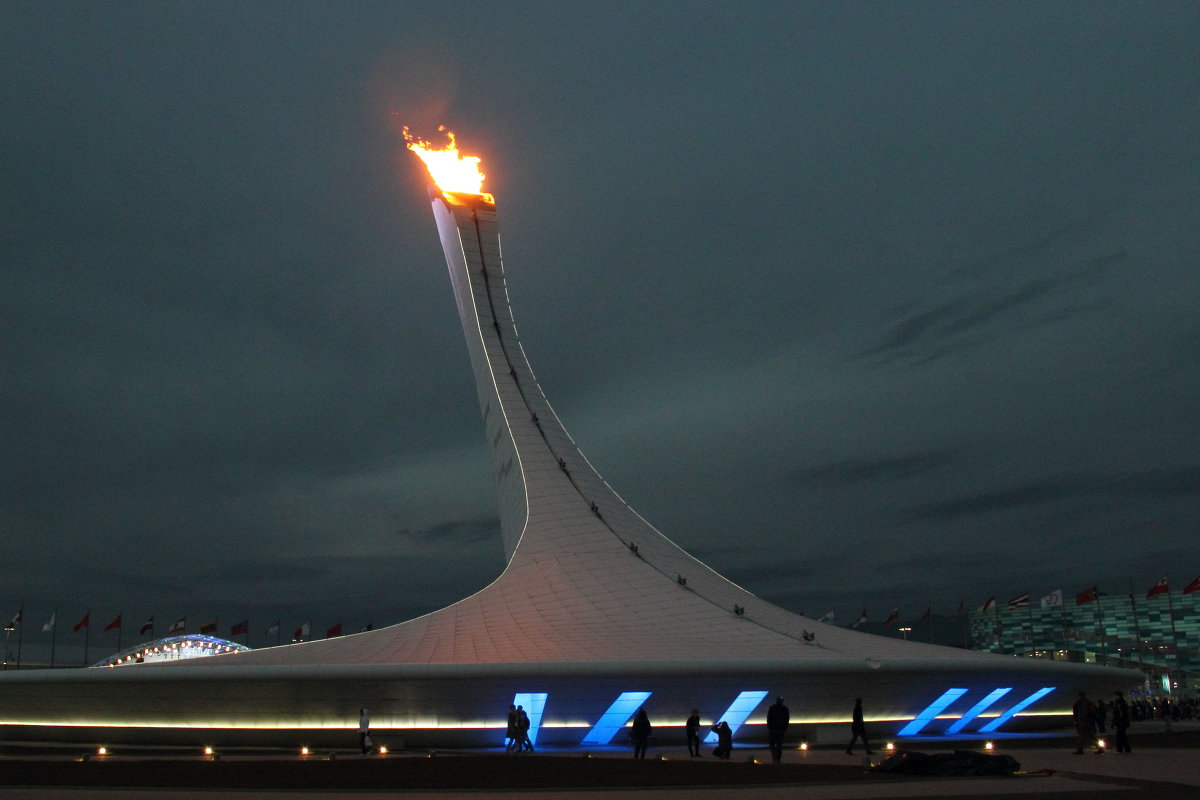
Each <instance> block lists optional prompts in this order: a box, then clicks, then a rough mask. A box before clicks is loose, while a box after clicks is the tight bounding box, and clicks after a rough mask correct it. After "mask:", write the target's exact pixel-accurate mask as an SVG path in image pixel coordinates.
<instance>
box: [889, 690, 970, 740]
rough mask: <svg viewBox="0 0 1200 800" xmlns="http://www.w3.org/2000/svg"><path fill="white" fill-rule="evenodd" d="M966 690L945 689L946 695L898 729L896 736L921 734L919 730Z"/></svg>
mask: <svg viewBox="0 0 1200 800" xmlns="http://www.w3.org/2000/svg"><path fill="white" fill-rule="evenodd" d="M968 691H969V690H968V689H947V690H946V693H945V694H943V695H942V696H941V697H939V698H938V699H937V700H934V701H933V702H932V703H930V704H929V706H928V707H926V709H925V710H924V711H922V712H921V713H920V714H917V716H916V717H915V718H914V719H913V721H912V722H910V723H908V724H907V725H905V726H904V727H903V728H901V729H900V732H899V733H898V734H896V735H897V736H916V735H917V734H918V733H920V732H921V729H922V728H924V727H925V726H926V725H928V724H929V723H930V722H933V720H934V718H936V717H937V715H938V714H940V713H942V712H943V711H945V710H946V707H947V706H949V705H950V704H951V703H953V702H954V701H955V700H957V699H958V698H960V697H962V696H963V695H964V694H966V693H967V692H968Z"/></svg>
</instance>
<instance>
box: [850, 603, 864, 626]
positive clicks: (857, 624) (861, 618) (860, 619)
mask: <svg viewBox="0 0 1200 800" xmlns="http://www.w3.org/2000/svg"><path fill="white" fill-rule="evenodd" d="M866 621H867V610H866V609H865V608H864V609H863V612H862V615H861V616H860V617H859V618H858V621H857V622H855V623H854V624H853V625H851V626H850V627H851V628H857V627H858V626H859V625H862V624H863V623H864V622H866Z"/></svg>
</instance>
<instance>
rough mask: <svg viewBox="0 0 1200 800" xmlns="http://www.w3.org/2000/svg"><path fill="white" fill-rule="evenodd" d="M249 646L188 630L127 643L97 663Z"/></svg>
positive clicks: (136, 661)
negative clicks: (123, 647)
mask: <svg viewBox="0 0 1200 800" xmlns="http://www.w3.org/2000/svg"><path fill="white" fill-rule="evenodd" d="M249 649H250V648H249V647H247V646H246V645H244V644H241V643H239V642H231V641H229V640H228V639H220V638H218V637H216V636H208V635H207V634H203V633H188V634H183V635H182V636H168V637H166V638H165V639H155V640H154V641H152V642H142V643H141V644H135V645H134V646H133V647H127V648H125V649H124V650H122V651H120V652H119V653H114V654H112V655H111V656H108V657H107V658H105V659H103V660H102V661H99V662H97V663H95V664H93V665H92V666H94V667H127V666H130V665H131V664H153V663H155V662H157V661H179V660H180V659H185V658H206V657H208V656H220V655H225V654H226V653H244V652H246V651H247V650H249Z"/></svg>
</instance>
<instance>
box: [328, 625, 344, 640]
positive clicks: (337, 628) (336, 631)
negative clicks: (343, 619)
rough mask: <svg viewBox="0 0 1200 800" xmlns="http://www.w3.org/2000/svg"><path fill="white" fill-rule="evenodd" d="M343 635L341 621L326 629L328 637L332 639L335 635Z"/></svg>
mask: <svg viewBox="0 0 1200 800" xmlns="http://www.w3.org/2000/svg"><path fill="white" fill-rule="evenodd" d="M341 635H342V623H340V622H339V623H338V624H337V625H334V626H333V627H332V628H328V629H326V631H325V638H326V639H332V638H333V637H335V636H341Z"/></svg>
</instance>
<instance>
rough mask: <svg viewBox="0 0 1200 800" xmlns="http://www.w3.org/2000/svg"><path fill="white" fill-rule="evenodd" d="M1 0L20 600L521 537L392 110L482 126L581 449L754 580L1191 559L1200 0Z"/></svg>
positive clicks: (6, 423)
mask: <svg viewBox="0 0 1200 800" xmlns="http://www.w3.org/2000/svg"><path fill="white" fill-rule="evenodd" d="M0 31H2V34H0V71H2V72H3V75H4V76H5V78H4V81H3V103H4V110H3V113H2V114H0V143H2V159H3V179H2V181H0V260H2V265H3V270H2V273H0V331H2V333H0V336H2V342H3V347H2V351H0V370H2V372H0V399H2V408H3V414H2V417H0V469H2V484H0V535H2V536H3V542H4V548H3V559H2V567H0V569H2V573H0V574H2V576H3V580H0V603H3V607H0V613H3V614H5V615H7V614H9V613H11V612H9V611H6V610H5V608H8V607H11V609H12V611H13V612H15V611H16V609H17V608H18V607H20V606H22V605H24V607H25V609H26V614H27V618H26V622H27V626H28V629H27V632H26V636H27V640H28V641H32V640H34V639H37V636H36V635H35V634H34V630H35V627H34V626H35V624H36V625H40V623H41V622H44V621H45V619H44V618H48V617H49V614H50V613H51V612H52V611H53V610H54V609H55V608H58V609H59V612H58V613H59V617H60V623H66V624H67V625H69V624H71V623H73V622H74V621H75V620H76V619H77V618H78V617H79V616H82V614H83V612H84V611H85V610H87V609H89V608H90V609H91V610H92V614H93V619H94V620H96V621H97V622H99V621H101V620H100V618H104V619H103V621H107V619H110V618H111V617H112V616H113V615H115V614H116V613H117V612H118V611H123V612H124V613H125V615H126V622H127V627H128V626H129V625H133V626H134V627H136V626H137V625H138V624H140V622H141V620H142V619H144V618H145V617H146V616H149V615H151V614H153V615H156V617H157V618H158V620H159V621H160V625H161V623H162V622H163V621H165V620H167V619H168V618H175V617H179V616H184V615H187V616H188V617H189V620H191V621H192V622H193V627H194V624H196V623H198V622H199V621H200V619H201V618H210V617H213V616H218V617H220V619H221V620H222V623H223V626H224V624H225V623H231V622H235V621H239V620H241V619H244V618H247V617H249V618H250V619H251V620H252V621H253V623H252V624H253V627H254V628H255V629H260V628H265V626H266V624H268V623H269V622H270V621H273V620H274V618H277V617H278V618H282V619H283V623H284V626H285V627H286V626H290V625H294V624H295V623H298V622H300V621H303V620H306V619H310V620H311V621H312V622H313V625H314V628H321V627H322V626H325V625H331V624H333V623H334V622H337V621H344V622H345V623H346V625H347V627H348V628H354V629H357V626H359V625H361V624H362V623H364V622H366V621H368V620H370V621H372V622H374V623H375V624H376V625H379V624H384V623H390V622H396V621H400V620H402V619H405V618H407V617H408V616H410V615H412V614H414V613H418V612H423V611H427V610H430V609H432V608H435V607H438V606H441V605H443V604H445V603H448V602H451V601H453V600H455V599H457V598H458V597H460V596H462V595H463V594H465V593H467V592H470V591H472V590H474V589H477V588H479V587H481V586H482V585H484V584H485V583H487V582H488V581H489V580H490V579H491V578H492V577H493V576H494V575H496V574H497V573H498V572H499V570H500V568H501V566H502V556H501V549H500V543H499V537H498V530H497V529H498V522H497V519H496V510H495V498H494V495H493V487H492V485H491V479H490V476H489V474H488V466H487V459H486V455H485V452H484V443H483V433H482V424H481V422H480V420H479V418H478V411H477V405H476V399H475V390H474V387H473V385H472V383H471V376H470V370H469V366H468V363H467V356H466V349H465V347H464V345H463V342H462V334H461V329H460V327H459V322H458V319H457V316H456V313H455V306H454V300H453V296H452V294H451V289H450V285H449V280H448V279H447V276H446V269H445V264H444V261H443V258H442V254H441V250H440V247H439V246H438V241H437V236H436V229H435V227H434V223H433V219H432V215H431V214H430V210H429V204H428V200H427V198H426V196H425V188H424V187H425V182H426V179H425V176H424V172H423V168H422V167H421V166H420V164H419V163H418V162H417V161H416V159H415V158H413V157H412V156H411V155H409V154H408V153H406V152H405V151H404V150H403V147H402V143H401V141H400V140H399V138H398V136H397V129H398V126H399V125H401V124H409V125H412V126H413V127H414V128H415V129H416V130H417V131H419V132H425V133H427V134H432V133H433V131H434V130H435V126H436V125H437V124H438V123H446V124H447V125H448V126H450V127H451V128H452V129H454V130H455V131H457V132H458V134H459V141H460V144H461V145H462V146H463V147H464V149H466V150H467V151H469V152H474V153H477V154H478V155H480V156H482V157H483V159H484V167H485V171H486V172H487V173H488V182H487V186H486V188H487V189H489V190H490V191H492V192H494V193H495V194H496V196H497V200H498V203H499V210H500V217H501V229H502V235H503V240H504V245H505V257H506V267H507V269H508V273H509V281H510V283H509V287H510V291H511V296H512V299H513V305H514V311H515V315H516V318H517V322H518V325H519V326H520V330H521V333H522V336H523V340H524V345H525V349H526V352H527V353H528V355H529V357H530V360H531V362H532V364H533V366H534V369H535V371H536V372H537V374H538V377H539V379H540V381H541V383H542V386H543V388H544V389H545V391H546V393H547V395H548V397H549V399H550V401H551V403H553V404H554V405H555V407H556V409H557V410H558V412H559V414H560V416H561V417H562V418H563V420H564V422H565V423H566V425H567V428H568V429H569V430H570V431H571V432H572V434H573V435H574V436H575V438H576V440H577V441H578V442H579V444H580V446H581V447H582V449H583V451H584V452H585V453H586V454H587V455H588V456H589V457H590V458H591V460H592V461H593V463H594V464H595V465H596V466H597V468H598V469H599V470H600V471H601V473H603V474H604V475H605V476H606V477H607V478H608V479H609V482H610V483H612V485H613V486H614V487H615V488H616V489H617V490H618V491H619V492H621V493H622V494H623V495H624V496H625V497H626V499H628V500H629V501H630V503H631V504H632V505H633V506H634V507H635V508H636V509H638V510H639V511H640V512H641V513H642V514H643V515H644V516H645V517H646V518H647V519H649V520H650V521H651V522H653V523H654V524H655V525H657V526H658V527H659V528H660V529H661V530H663V531H664V532H665V533H666V534H667V535H668V536H670V537H672V538H673V539H675V540H676V541H677V542H678V543H680V544H681V545H682V546H684V547H685V548H686V549H688V550H690V551H691V552H692V553H694V554H695V555H697V556H698V557H700V558H702V559H704V560H705V561H707V562H708V563H709V564H711V565H712V566H713V567H715V568H716V569H718V570H719V571H722V572H724V573H725V574H727V575H729V576H730V577H731V578H733V579H735V580H736V581H738V582H739V583H741V584H743V585H745V586H746V587H747V588H748V589H750V590H752V591H754V592H756V593H758V594H760V595H762V596H765V597H766V598H768V599H771V600H775V601H777V602H779V603H781V604H783V605H785V606H787V607H789V608H792V609H794V610H803V611H805V612H807V613H809V614H810V615H812V616H819V615H821V614H823V613H825V612H826V611H828V610H830V609H836V610H837V612H838V615H839V618H840V619H842V620H845V621H849V620H851V619H853V618H854V617H856V616H857V614H858V612H859V611H860V610H861V607H862V606H863V605H866V606H867V607H868V608H869V609H870V611H871V614H872V616H876V617H879V618H882V617H883V616H884V615H885V614H886V613H887V611H888V610H889V609H890V608H891V607H892V606H899V607H900V610H901V615H902V616H906V617H913V618H915V617H916V616H918V615H919V614H920V613H921V612H923V610H924V608H925V605H926V604H927V603H929V602H932V603H933V604H934V606H935V610H946V611H949V610H953V609H954V608H955V607H957V605H958V603H959V601H960V600H965V601H966V603H967V604H968V605H971V604H978V603H980V602H982V601H983V600H984V599H986V598H987V597H988V596H990V595H993V594H997V595H1001V597H1002V599H1003V598H1004V597H1005V596H1006V595H1014V594H1017V593H1020V592H1025V591H1028V592H1031V593H1034V595H1035V597H1036V596H1038V595H1039V594H1044V593H1048V592H1050V591H1053V590H1054V589H1058V588H1060V587H1061V588H1064V589H1065V590H1066V591H1067V592H1069V593H1073V592H1078V591H1081V590H1082V589H1083V588H1085V587H1086V586H1087V585H1089V584H1091V583H1093V582H1096V583H1098V584H1099V585H1100V588H1101V590H1102V591H1108V592H1115V591H1125V590H1127V589H1128V587H1129V585H1130V582H1131V581H1132V583H1133V585H1134V586H1135V587H1136V588H1138V589H1139V590H1144V589H1145V588H1148V587H1149V586H1150V585H1151V584H1153V583H1154V582H1155V581H1157V580H1158V578H1159V577H1161V576H1162V574H1163V573H1164V572H1165V573H1167V574H1168V575H1169V576H1170V578H1171V581H1172V583H1173V584H1179V585H1181V584H1182V583H1185V582H1186V581H1188V580H1191V579H1192V578H1193V577H1195V576H1196V574H1197V573H1200V536H1197V533H1198V530H1197V528H1198V527H1200V455H1198V453H1200V448H1198V445H1200V224H1197V223H1198V222H1200V36H1198V35H1197V32H1198V31H1200V5H1197V4H1195V3H1191V2H1186V3H1170V2H1157V3H1104V4H1096V3H1088V4H1081V3H1036V4H1033V3H1020V4H1014V3H995V4H992V3H890V2H889V3H845V4H832V3H825V2H822V3H801V2H787V3H767V2H761V3H732V2H729V3H709V2H685V3H670V2H659V3H653V4H648V3H640V2H628V3H620V2H604V3H594V4H577V3H571V4H564V3H557V2H553V3H544V4H542V3H532V2H530V3H503V2H501V3H446V2H442V3H393V2H388V3H352V4H342V3H328V4H315V3H256V4H252V5H250V4H243V3H221V2H214V3H203V4H164V3H91V2H89V3H70V2H60V3H22V2H6V3H3V4H0ZM93 635H97V634H95V633H94V634H93ZM60 636H61V637H64V638H63V641H66V639H67V638H69V637H70V634H69V633H67V634H60ZM93 646H95V645H93Z"/></svg>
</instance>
